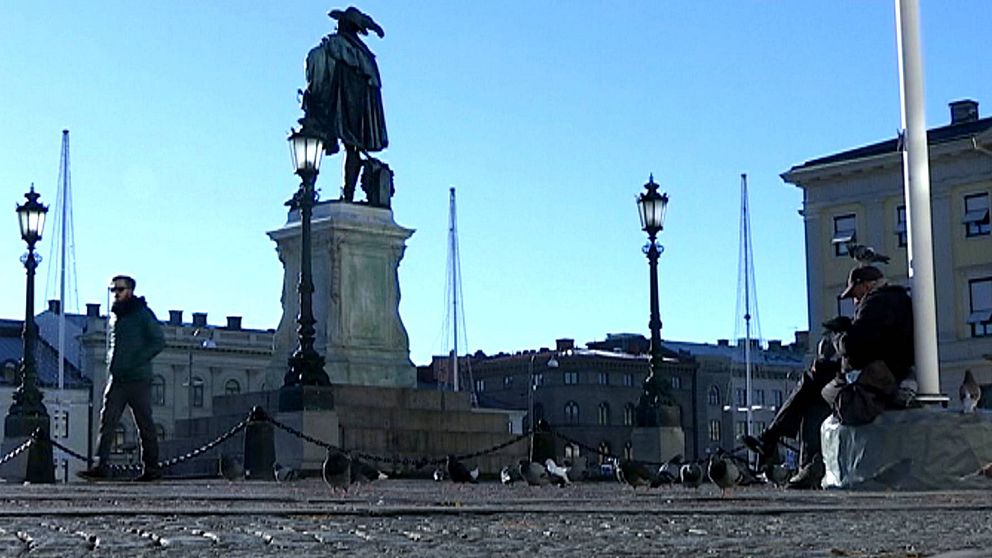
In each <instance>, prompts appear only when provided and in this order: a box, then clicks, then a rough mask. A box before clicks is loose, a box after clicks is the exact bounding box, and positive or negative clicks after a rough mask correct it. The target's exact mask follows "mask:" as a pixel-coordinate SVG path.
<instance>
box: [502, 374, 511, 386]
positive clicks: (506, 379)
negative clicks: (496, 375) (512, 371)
mask: <svg viewBox="0 0 992 558" xmlns="http://www.w3.org/2000/svg"><path fill="white" fill-rule="evenodd" d="M512 386H513V376H503V387H504V388H509V387H512Z"/></svg>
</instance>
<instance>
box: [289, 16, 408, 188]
mask: <svg viewBox="0 0 992 558" xmlns="http://www.w3.org/2000/svg"><path fill="white" fill-rule="evenodd" d="M327 15H329V16H330V17H331V18H333V19H335V20H337V22H338V30H337V33H332V34H330V35H328V36H326V37H324V39H323V40H322V41H321V42H320V44H319V45H317V46H316V47H314V48H313V49H312V50H311V51H310V53H309V54H307V61H306V76H307V89H306V91H304V92H303V113H304V116H303V118H302V119H300V125H301V126H302V128H303V132H305V133H311V134H315V135H317V136H319V137H320V138H322V139H323V141H324V151H325V153H327V154H328V155H330V154H333V153H337V151H338V149H339V147H338V141H340V142H341V143H342V144H343V145H344V149H345V162H344V186H343V188H342V193H341V198H342V199H344V200H346V201H349V202H350V201H352V200H353V198H354V194H355V185H356V183H357V181H358V174H359V172H360V171H361V168H362V160H361V157H360V155H359V153H360V152H366V154H367V153H368V152H370V151H381V150H383V149H385V148H386V146H387V145H388V144H389V140H388V139H387V137H386V118H385V115H384V114H383V110H382V94H381V92H380V89H381V87H382V82H381V81H380V79H379V67H378V66H376V63H375V55H374V54H372V51H371V50H369V48H368V47H367V46H365V43H363V42H362V40H361V38H359V35H368V32H369V30H371V31H374V32H375V33H376V34H377V35H379V37H380V38H381V37H383V36H384V33H383V31H382V27H379V25H378V24H376V22H375V21H373V20H372V18H371V17H369V16H368V15H367V14H365V13H363V12H362V11H361V10H359V9H358V8H355V7H354V6H352V7H349V8H348V9H346V10H344V11H341V10H332V11H331V12H330V13H329V14H327Z"/></svg>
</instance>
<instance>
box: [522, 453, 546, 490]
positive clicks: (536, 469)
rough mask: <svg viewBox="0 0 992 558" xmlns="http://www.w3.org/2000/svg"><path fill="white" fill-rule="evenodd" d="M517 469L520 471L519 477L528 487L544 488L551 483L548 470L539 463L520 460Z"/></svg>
mask: <svg viewBox="0 0 992 558" xmlns="http://www.w3.org/2000/svg"><path fill="white" fill-rule="evenodd" d="M517 468H518V470H519V471H520V476H521V477H522V478H523V479H524V480H525V481H527V484H528V485H530V486H544V485H546V484H548V483H550V482H551V477H550V476H548V470H547V469H546V468H545V467H544V466H543V465H541V464H540V463H534V462H533V461H528V460H526V459H521V460H520V464H519V466H518V467H517Z"/></svg>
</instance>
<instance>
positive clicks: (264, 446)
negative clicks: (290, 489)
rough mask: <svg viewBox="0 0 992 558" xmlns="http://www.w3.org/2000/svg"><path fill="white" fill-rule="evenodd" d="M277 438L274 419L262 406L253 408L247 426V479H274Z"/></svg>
mask: <svg viewBox="0 0 992 558" xmlns="http://www.w3.org/2000/svg"><path fill="white" fill-rule="evenodd" d="M275 464H276V439H275V431H274V430H273V427H272V419H271V418H270V417H269V415H268V414H267V413H266V412H265V410H264V409H262V407H260V406H257V405H256V406H255V407H253V408H252V410H251V413H250V414H249V415H248V425H247V427H246V428H245V479H246V480H262V481H271V480H274V478H275V474H274V473H273V470H272V468H273V467H274V466H275Z"/></svg>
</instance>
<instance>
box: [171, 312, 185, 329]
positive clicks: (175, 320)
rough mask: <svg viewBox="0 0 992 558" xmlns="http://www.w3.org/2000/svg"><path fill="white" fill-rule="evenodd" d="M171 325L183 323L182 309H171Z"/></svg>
mask: <svg viewBox="0 0 992 558" xmlns="http://www.w3.org/2000/svg"><path fill="white" fill-rule="evenodd" d="M169 325H175V326H177V325H183V311H182V310H169Z"/></svg>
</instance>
